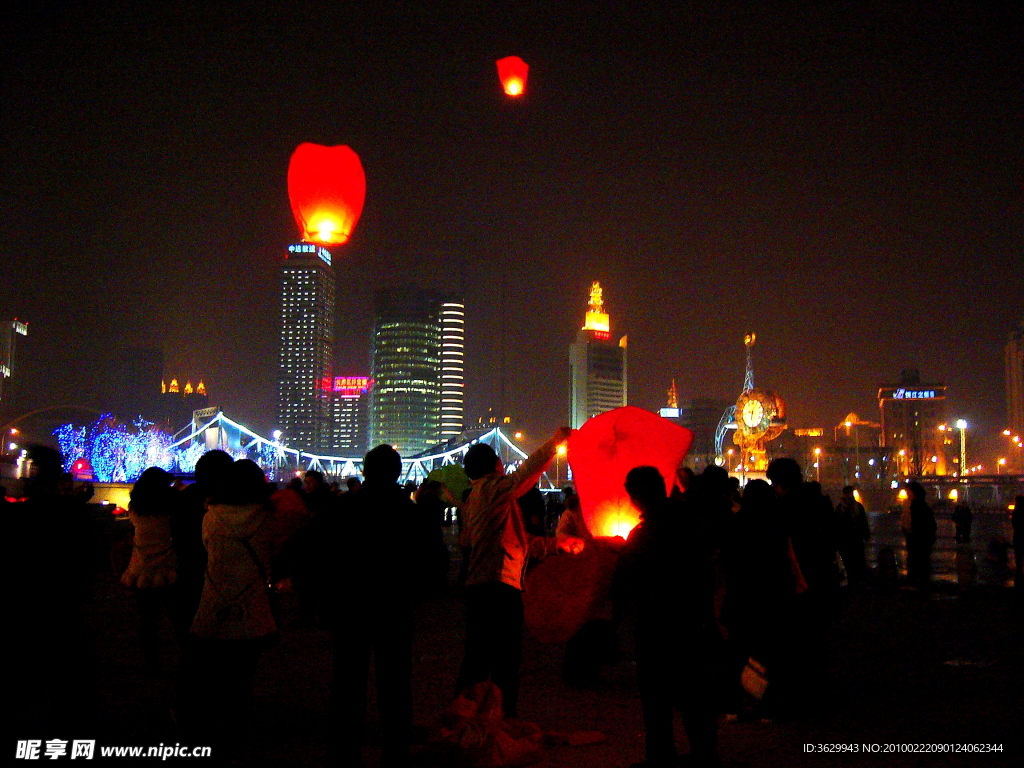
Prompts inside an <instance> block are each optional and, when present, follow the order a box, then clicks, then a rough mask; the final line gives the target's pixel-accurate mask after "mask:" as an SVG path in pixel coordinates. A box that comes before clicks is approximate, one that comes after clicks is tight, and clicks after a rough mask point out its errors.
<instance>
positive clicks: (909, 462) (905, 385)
mask: <svg viewBox="0 0 1024 768" xmlns="http://www.w3.org/2000/svg"><path fill="white" fill-rule="evenodd" d="M878 410H879V411H880V412H881V416H882V418H881V436H882V447H883V448H886V449H888V450H887V453H888V455H889V459H890V461H891V462H892V466H894V467H895V469H896V473H897V474H898V475H899V476H900V477H916V476H919V475H944V474H947V473H948V471H949V469H948V467H947V466H946V457H945V441H946V440H947V439H948V436H949V434H951V433H950V432H949V430H948V429H945V428H943V429H939V427H945V424H946V422H947V421H948V418H947V415H946V387H945V385H944V384H938V383H935V384H928V383H924V382H922V381H921V376H920V374H919V373H918V372H917V370H915V369H908V370H905V371H903V374H902V376H901V377H900V383H899V384H898V385H896V386H881V387H879V388H878ZM851 415H852V414H851ZM838 432H839V430H838V428H837V436H838ZM853 434H854V435H856V434H858V433H856V432H855V433H853Z"/></svg>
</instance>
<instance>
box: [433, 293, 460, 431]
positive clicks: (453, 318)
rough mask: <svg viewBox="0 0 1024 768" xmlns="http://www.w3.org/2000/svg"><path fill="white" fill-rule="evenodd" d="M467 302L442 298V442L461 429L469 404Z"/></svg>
mask: <svg viewBox="0 0 1024 768" xmlns="http://www.w3.org/2000/svg"><path fill="white" fill-rule="evenodd" d="M465 352H466V305H465V304H464V303H463V302H462V301H458V300H455V299H452V298H450V297H449V298H448V299H442V301H441V425H440V435H439V437H440V440H441V441H442V442H443V441H445V440H449V439H451V438H453V437H455V436H457V435H459V434H461V433H462V429H463V426H464V422H465V415H466V406H465V401H464V399H463V397H464V390H465V386H466V369H465Z"/></svg>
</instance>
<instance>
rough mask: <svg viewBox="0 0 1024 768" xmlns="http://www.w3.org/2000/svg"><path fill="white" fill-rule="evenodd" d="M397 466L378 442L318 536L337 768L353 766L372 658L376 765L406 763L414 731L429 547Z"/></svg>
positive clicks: (332, 749) (397, 460)
mask: <svg viewBox="0 0 1024 768" xmlns="http://www.w3.org/2000/svg"><path fill="white" fill-rule="evenodd" d="M401 473H402V459H401V457H400V456H399V455H398V452H397V451H395V450H394V449H393V448H392V447H391V446H389V445H379V446H377V447H376V448H374V449H373V450H371V451H370V452H369V453H367V454H366V457H365V458H364V459H363V475H364V477H365V482H364V483H363V484H362V487H361V488H359V489H358V490H356V491H351V492H350V493H348V494H346V496H349V497H350V498H349V502H348V503H349V506H348V507H346V512H351V514H346V515H344V516H336V517H335V518H333V519H330V520H328V522H327V524H326V525H325V526H324V527H323V528H321V529H320V535H321V536H322V538H323V543H324V547H323V549H322V552H323V553H324V557H325V563H324V566H323V573H324V575H325V578H326V582H325V584H324V605H325V618H326V621H327V623H328V624H329V625H330V626H331V628H332V631H333V651H334V655H333V657H334V676H333V682H332V687H331V711H332V714H331V718H332V728H333V730H334V733H333V735H332V738H331V741H330V744H331V746H330V756H331V762H332V764H333V765H338V766H346V767H347V766H358V765H359V764H360V758H359V756H360V751H361V745H362V726H363V719H364V717H365V710H366V686H367V679H368V675H369V668H370V659H371V657H372V659H373V663H374V674H375V677H376V680H377V706H378V708H379V710H380V723H381V729H382V754H381V765H382V766H403V765H407V764H408V762H409V747H410V738H411V730H412V688H411V686H412V682H411V681H412V630H413V624H412V611H413V601H414V596H415V595H416V593H417V592H418V591H419V588H420V585H421V583H422V581H423V580H424V579H425V578H426V575H425V574H424V573H423V563H424V561H425V559H424V553H425V552H426V548H427V547H428V546H429V544H430V543H432V542H429V541H427V539H426V538H425V537H424V536H423V531H424V530H425V529H424V527H423V526H422V525H420V524H419V521H418V520H417V509H416V507H415V505H414V504H413V502H412V500H411V499H410V498H409V494H408V493H407V492H406V490H405V489H404V488H403V487H402V486H400V485H399V484H398V478H399V477H400V476H401Z"/></svg>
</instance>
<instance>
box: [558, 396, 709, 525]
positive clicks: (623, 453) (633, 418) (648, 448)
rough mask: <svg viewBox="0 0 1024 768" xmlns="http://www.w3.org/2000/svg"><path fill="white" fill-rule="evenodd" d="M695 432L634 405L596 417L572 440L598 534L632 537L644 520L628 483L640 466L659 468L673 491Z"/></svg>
mask: <svg viewBox="0 0 1024 768" xmlns="http://www.w3.org/2000/svg"><path fill="white" fill-rule="evenodd" d="M691 442H693V432H691V431H690V430H688V429H687V428H686V427H681V426H679V425H678V424H675V423H673V422H671V421H669V420H668V419H664V418H662V417H661V416H657V415H655V414H653V413H651V412H650V411H645V410H644V409H643V408H636V407H634V406H626V407H625V408H616V409H614V410H611V411H606V412H605V413H602V414H599V415H597V416H594V417H593V418H591V419H588V420H587V422H586V423H585V424H584V425H583V426H582V427H580V428H579V429H578V430H576V431H575V432H573V433H572V435H570V436H569V455H568V458H569V466H570V467H572V476H573V480H574V481H575V483H576V491H577V493H579V496H580V504H581V506H582V508H583V519H584V520H585V521H586V523H587V527H588V528H589V529H590V532H591V533H593V534H594V535H595V536H622V537H623V538H626V537H627V536H628V535H629V532H630V531H631V530H632V529H633V527H634V526H635V525H636V524H637V523H638V522H639V521H640V513H639V511H638V510H637V509H636V507H634V506H633V503H632V502H631V501H630V500H629V495H628V494H627V493H626V488H625V485H624V484H625V482H626V475H627V474H628V473H629V470H631V469H633V468H634V467H642V466H650V467H656V468H657V469H658V471H659V472H661V476H662V477H664V478H665V487H666V488H667V489H668V490H671V488H672V486H673V484H674V483H675V477H676V469H677V468H678V467H679V464H680V463H681V462H682V461H683V459H684V458H685V457H686V452H687V451H688V450H689V449H690V443H691Z"/></svg>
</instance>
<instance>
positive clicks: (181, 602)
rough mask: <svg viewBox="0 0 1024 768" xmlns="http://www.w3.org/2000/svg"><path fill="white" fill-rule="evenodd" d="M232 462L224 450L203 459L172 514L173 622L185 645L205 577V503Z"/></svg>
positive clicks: (214, 452) (220, 484)
mask: <svg viewBox="0 0 1024 768" xmlns="http://www.w3.org/2000/svg"><path fill="white" fill-rule="evenodd" d="M233 462H234V460H233V459H232V458H231V456H230V455H229V454H228V453H226V452H225V451H219V450H213V451H207V452H206V453H204V454H203V455H202V456H200V457H199V460H198V461H197V462H196V467H195V482H193V483H192V484H191V485H189V486H186V487H185V489H184V490H183V491H181V493H180V494H178V496H177V498H176V499H175V506H174V511H173V512H172V513H171V543H172V545H173V547H174V552H175V555H176V558H177V561H178V563H177V568H178V580H177V581H176V582H175V585H174V609H173V611H172V614H171V621H172V622H173V623H174V632H175V635H177V637H178V640H179V642H180V643H182V644H185V643H186V642H187V641H188V636H189V632H190V631H191V629H192V621H193V619H195V616H196V611H197V610H198V608H199V599H200V598H201V597H202V594H203V581H204V580H205V578H206V547H204V546H203V517H204V516H205V515H206V503H207V502H208V501H209V500H210V498H211V497H212V496H213V495H214V494H216V493H218V492H219V491H220V490H221V489H222V487H223V485H224V481H225V478H226V476H227V472H228V470H229V469H230V468H231V465H232V463H233Z"/></svg>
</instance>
